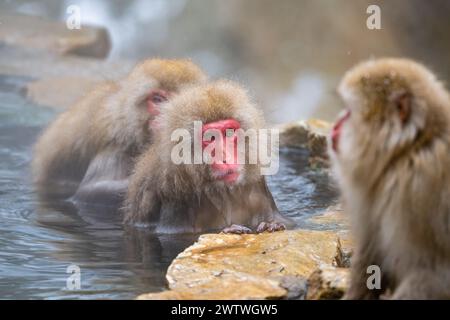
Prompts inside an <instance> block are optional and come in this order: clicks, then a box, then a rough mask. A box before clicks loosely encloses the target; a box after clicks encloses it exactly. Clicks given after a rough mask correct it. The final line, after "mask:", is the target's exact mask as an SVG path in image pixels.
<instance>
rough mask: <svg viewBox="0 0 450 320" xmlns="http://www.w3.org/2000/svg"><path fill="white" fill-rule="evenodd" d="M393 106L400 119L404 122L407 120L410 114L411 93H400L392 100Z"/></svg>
mask: <svg viewBox="0 0 450 320" xmlns="http://www.w3.org/2000/svg"><path fill="white" fill-rule="evenodd" d="M394 103H395V106H396V107H397V113H398V116H399V118H400V121H401V122H402V123H403V124H404V123H406V121H408V119H409V117H410V114H411V103H412V99H411V95H410V94H408V93H406V92H405V93H402V94H400V95H398V96H397V97H396V98H395V100H394Z"/></svg>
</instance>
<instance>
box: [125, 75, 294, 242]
mask: <svg viewBox="0 0 450 320" xmlns="http://www.w3.org/2000/svg"><path fill="white" fill-rule="evenodd" d="M162 109H163V110H162V111H161V115H160V116H159V117H158V118H157V121H158V122H159V123H160V130H159V131H158V134H157V135H156V136H155V142H154V143H153V144H152V145H151V146H150V147H149V149H148V150H147V151H146V152H145V153H144V154H143V155H142V156H141V157H140V159H139V160H138V162H137V165H136V168H135V172H134V174H133V175H132V176H131V177H130V185H129V190H128V195H127V197H126V201H125V223H127V224H138V225H148V226H150V227H153V228H154V229H155V230H156V232H158V233H192V232H204V231H213V230H223V231H224V232H227V233H249V232H253V231H255V230H256V231H257V232H264V231H270V232H272V231H277V230H283V229H285V227H287V226H289V227H290V226H292V221H290V220H289V219H287V218H284V217H282V216H281V214H280V213H279V211H278V209H277V206H276V204H275V202H274V199H273V197H272V195H271V193H270V191H269V189H268V187H267V184H266V181H265V177H264V176H263V175H262V174H261V170H260V169H261V168H260V167H261V163H260V162H255V163H250V161H243V162H241V161H237V159H238V157H237V156H236V154H237V152H238V151H237V150H238V144H239V138H238V137H237V136H238V133H239V132H242V131H243V132H249V129H253V130H255V131H258V129H261V128H262V127H263V126H264V119H263V116H262V113H261V111H260V110H259V109H258V108H257V107H256V106H255V105H254V104H253V103H252V102H251V101H250V100H249V97H248V95H247V93H246V91H245V90H244V89H243V88H241V87H240V86H239V85H237V84H235V83H232V82H229V81H224V80H220V81H217V82H213V83H210V84H206V85H198V86H195V87H192V88H190V89H187V90H185V91H183V92H182V93H181V94H180V95H178V96H177V97H174V98H173V99H172V100H171V101H169V102H167V103H166V104H165V105H164V108H162ZM195 122H197V123H201V124H200V127H199V128H198V130H197V131H196V130H195ZM179 129H183V130H184V131H186V132H187V133H188V134H189V137H191V138H190V139H188V140H186V141H188V146H187V148H186V150H184V151H183V152H188V153H189V154H190V151H191V150H193V151H194V152H195V148H196V146H195V138H199V140H198V141H199V144H198V145H197V147H198V148H200V153H201V154H203V155H206V156H207V158H208V159H210V158H214V160H211V161H209V162H207V161H200V162H199V163H195V161H194V160H192V161H190V160H191V159H192V157H191V156H192V154H191V156H190V157H189V161H186V162H182V163H176V161H173V154H174V150H176V149H175V146H176V145H178V144H179V143H180V138H176V137H175V138H174V137H173V133H174V132H176V131H177V130H179ZM250 131H251V130H250ZM255 131H253V132H255ZM248 138H249V139H248V142H246V143H245V144H246V148H245V157H246V158H248V157H249V154H250V153H251V152H253V151H255V149H252V148H257V146H256V144H255V143H250V140H251V138H250V136H248ZM230 141H231V143H230ZM236 141H237V142H236ZM241 141H242V140H241ZM229 143H230V144H229ZM223 145H226V146H227V147H223V148H219V147H218V146H223ZM230 146H231V147H230ZM258 147H261V146H260V145H259V146H258ZM194 152H193V153H194ZM175 153H176V154H178V152H175ZM216 155H222V156H223V157H222V158H221V159H219V160H217V157H216ZM230 155H233V156H232V157H230Z"/></svg>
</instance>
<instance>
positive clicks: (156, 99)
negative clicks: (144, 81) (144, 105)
mask: <svg viewBox="0 0 450 320" xmlns="http://www.w3.org/2000/svg"><path fill="white" fill-rule="evenodd" d="M150 100H151V101H152V102H153V103H155V104H159V103H163V102H165V101H167V97H166V96H164V95H162V94H159V93H154V94H153V95H152V96H151V97H150Z"/></svg>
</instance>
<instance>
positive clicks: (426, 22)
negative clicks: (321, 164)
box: [0, 0, 450, 123]
mask: <svg viewBox="0 0 450 320" xmlns="http://www.w3.org/2000/svg"><path fill="white" fill-rule="evenodd" d="M72 4H75V5H78V6H79V7H80V8H81V22H82V26H85V25H97V26H102V27H105V28H106V29H107V30H108V32H109V34H110V39H111V44H112V46H111V51H110V52H109V54H108V59H110V60H127V61H136V60H139V59H143V58H146V57H150V56H161V57H190V58H192V59H193V60H194V61H195V62H196V63H198V64H199V65H201V66H202V67H203V68H204V69H205V70H206V71H207V72H208V73H209V74H210V75H211V76H212V77H214V78H216V77H229V78H232V79H234V80H238V81H240V82H242V83H243V84H245V85H246V86H248V87H249V89H250V90H251V92H252V93H253V95H254V96H255V98H256V100H257V101H258V102H259V103H260V104H261V105H262V106H263V108H264V109H265V111H266V116H267V118H268V119H269V120H270V121H271V122H276V123H278V122H286V121H290V120H297V119H299V118H309V117H316V118H323V119H326V120H332V119H333V118H334V117H335V115H336V113H337V111H338V110H339V105H338V104H339V100H336V99H335V92H334V88H335V86H336V83H337V82H338V80H339V78H340V77H341V76H342V74H343V72H344V71H345V70H346V69H348V68H349V67H350V66H352V65H353V64H355V63H356V62H358V61H361V60H362V59H367V58H370V57H381V56H407V57H411V58H414V59H418V60H419V61H422V62H424V63H426V64H427V65H428V66H430V67H431V68H432V69H434V70H435V71H436V72H437V73H438V74H439V76H440V77H441V78H442V79H443V80H448V79H449V78H450V64H449V63H448V62H449V57H450V36H449V32H450V18H449V17H450V1H447V0H433V1H431V2H430V1H422V0H396V1H375V0H370V1H367V0H362V1H345V0H341V1H337V0H302V1H299V0H282V1H272V0H245V1H243V0H229V1H220V0H208V1H205V0H171V1H166V0H130V1H118V0H116V1H106V0H95V1H88V0H65V1H58V0H44V1H31V0H15V1H5V0H3V1H2V2H1V4H0V10H1V12H2V14H5V13H6V12H15V13H21V14H26V15H33V16H40V17H44V18H47V19H51V20H61V21H65V20H66V18H67V16H68V14H67V12H66V10H67V7H68V6H69V5H72ZM371 4H376V5H378V6H380V8H381V30H369V29H368V28H367V26H366V20H367V18H368V17H369V14H368V13H366V9H367V7H368V6H369V5H371ZM0 26H1V25H0Z"/></svg>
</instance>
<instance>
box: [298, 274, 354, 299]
mask: <svg viewBox="0 0 450 320" xmlns="http://www.w3.org/2000/svg"><path fill="white" fill-rule="evenodd" d="M349 277H350V269H343V268H334V267H330V266H321V267H320V268H318V269H317V270H315V271H314V272H313V273H312V274H311V276H310V277H309V279H308V293H307V296H306V299H307V300H325V299H340V298H342V297H343V295H344V293H345V292H346V291H347V289H348V286H349V281H350V278H349Z"/></svg>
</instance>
